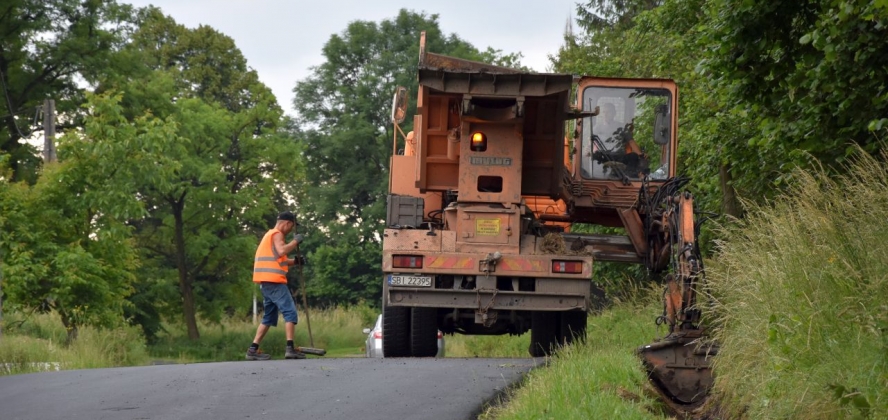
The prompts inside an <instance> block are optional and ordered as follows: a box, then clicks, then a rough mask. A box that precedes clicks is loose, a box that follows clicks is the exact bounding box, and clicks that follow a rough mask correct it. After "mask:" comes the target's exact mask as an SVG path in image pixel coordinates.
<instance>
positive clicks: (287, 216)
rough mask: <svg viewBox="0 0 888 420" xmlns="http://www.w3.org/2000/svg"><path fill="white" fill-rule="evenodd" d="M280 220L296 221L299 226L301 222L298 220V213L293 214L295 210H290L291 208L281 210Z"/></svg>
mask: <svg viewBox="0 0 888 420" xmlns="http://www.w3.org/2000/svg"><path fill="white" fill-rule="evenodd" d="M278 220H286V221H288V222H293V223H295V224H296V226H299V223H297V222H296V215H295V214H293V212H292V211H289V210H288V211H285V212H281V214H279V215H278Z"/></svg>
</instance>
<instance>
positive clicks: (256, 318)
mask: <svg viewBox="0 0 888 420" xmlns="http://www.w3.org/2000/svg"><path fill="white" fill-rule="evenodd" d="M256 309H257V308H256V285H253V325H256V324H258V323H259V315H258V314H257V313H256V312H257V311H256Z"/></svg>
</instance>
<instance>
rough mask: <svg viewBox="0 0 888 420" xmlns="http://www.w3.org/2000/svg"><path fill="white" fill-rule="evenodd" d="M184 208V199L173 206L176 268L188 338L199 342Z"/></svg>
mask: <svg viewBox="0 0 888 420" xmlns="http://www.w3.org/2000/svg"><path fill="white" fill-rule="evenodd" d="M184 207H185V205H184V197H183V199H182V200H180V201H179V202H177V203H176V204H175V205H174V206H173V217H174V218H175V219H176V232H175V236H176V268H177V269H178V271H179V292H180V293H181V294H182V312H183V313H184V314H185V326H186V327H187V328H188V338H190V339H192V340H197V339H199V338H200V332H198V330H197V318H196V316H195V313H194V312H195V310H194V290H193V288H192V285H191V279H190V278H189V277H188V267H187V266H186V264H185V232H184V230H185V226H184V222H183V221H182V210H183V208H184Z"/></svg>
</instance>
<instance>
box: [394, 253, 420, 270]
mask: <svg viewBox="0 0 888 420" xmlns="http://www.w3.org/2000/svg"><path fill="white" fill-rule="evenodd" d="M392 267H394V268H422V255H392Z"/></svg>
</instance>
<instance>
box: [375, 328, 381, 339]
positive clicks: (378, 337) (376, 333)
mask: <svg viewBox="0 0 888 420" xmlns="http://www.w3.org/2000/svg"><path fill="white" fill-rule="evenodd" d="M373 338H375V339H377V340H379V339H380V338H382V331H379V330H376V331H373Z"/></svg>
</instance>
